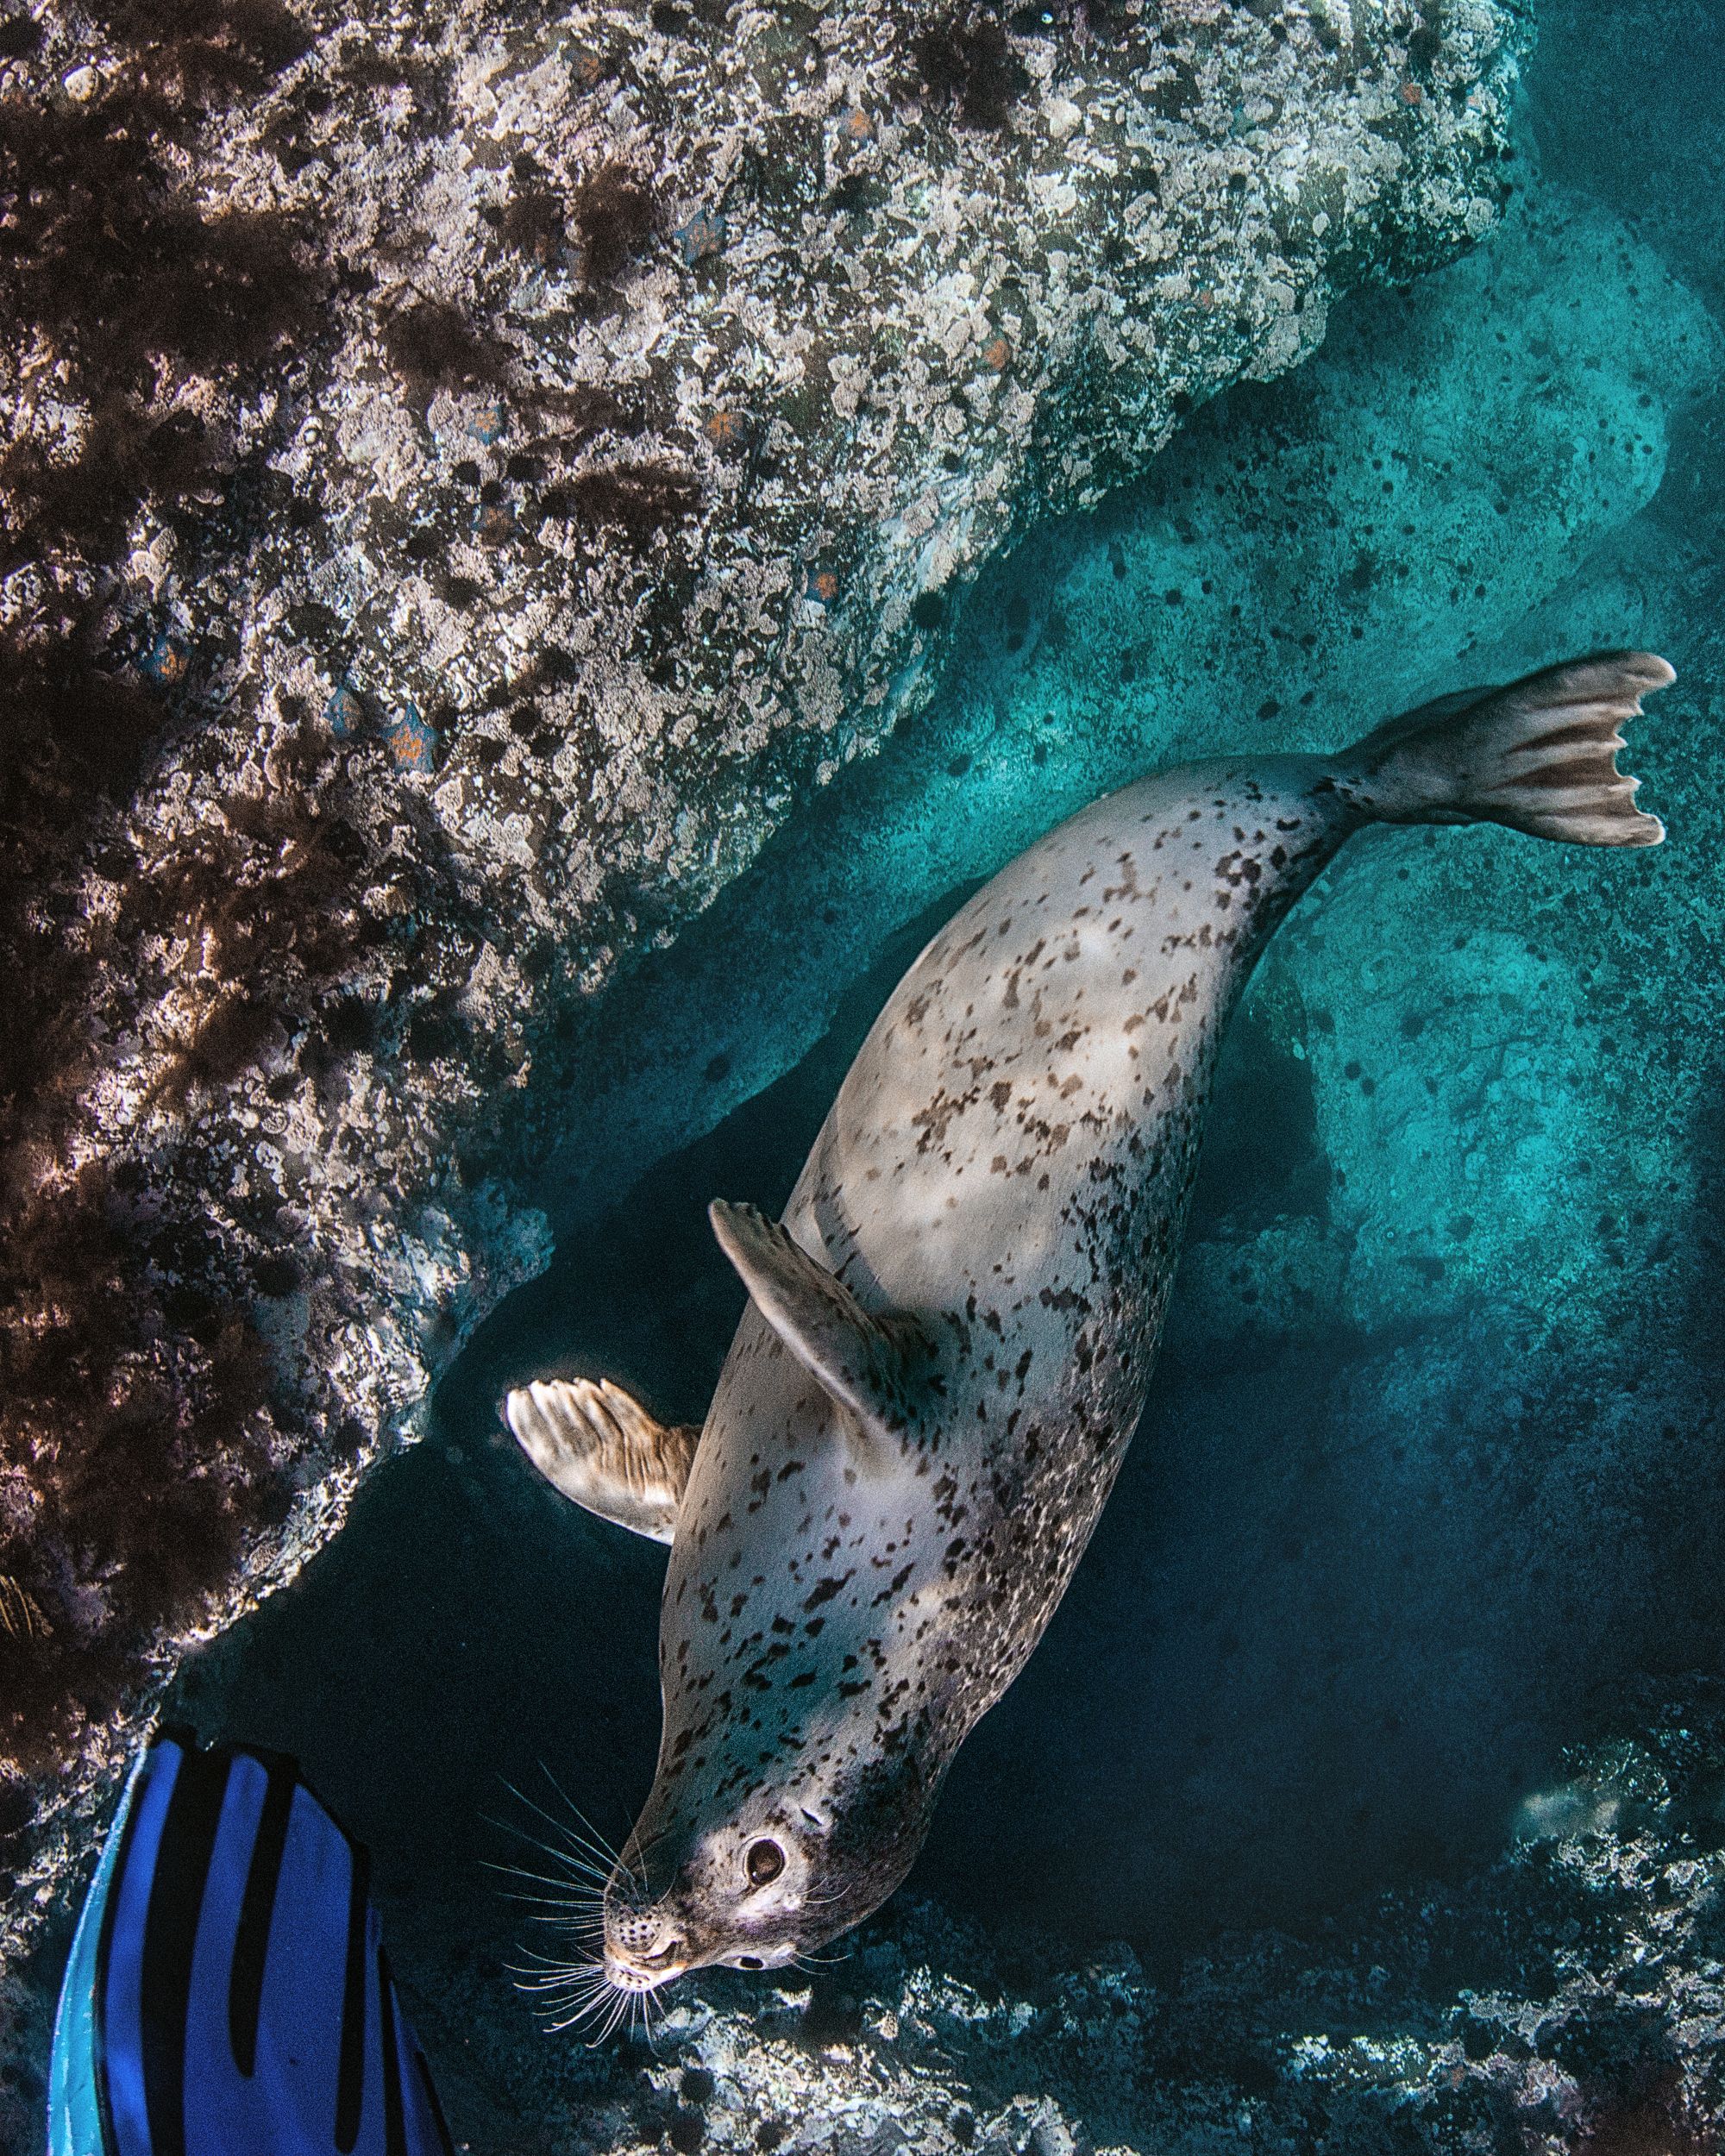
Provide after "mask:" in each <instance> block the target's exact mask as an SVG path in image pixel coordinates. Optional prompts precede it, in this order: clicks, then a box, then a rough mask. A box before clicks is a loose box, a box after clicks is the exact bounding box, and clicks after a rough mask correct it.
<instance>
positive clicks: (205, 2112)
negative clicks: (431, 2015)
mask: <svg viewBox="0 0 1725 2156" xmlns="http://www.w3.org/2000/svg"><path fill="white" fill-rule="evenodd" d="M367 1871H368V1859H367V1855H366V1852H365V1850H364V1849H363V1848H362V1847H361V1846H360V1845H359V1844H358V1843H357V1842H355V1841H354V1840H353V1839H351V1838H350V1837H349V1836H348V1834H346V1833H343V1832H342V1828H341V1827H338V1826H337V1825H336V1822H335V1821H334V1820H332V1819H331V1818H330V1816H329V1813H328V1812H326V1811H325V1810H324V1809H323V1806H322V1805H321V1804H320V1803H319V1802H317V1798H316V1797H315V1796H313V1795H312V1794H311V1790H310V1789H307V1787H306V1786H305V1783H304V1782H303V1781H302V1780H301V1779H300V1777H299V1774H298V1770H297V1769H296V1768H295V1767H294V1765H293V1764H292V1761H290V1760H287V1759H283V1758H273V1757H271V1756H270V1755H268V1754H267V1753H263V1752H252V1751H248V1750H246V1749H243V1748H239V1747H228V1748H223V1749H219V1750H216V1751H211V1752H199V1751H198V1750H197V1749H196V1748H195V1746H193V1745H191V1744H189V1743H186V1742H184V1741H182V1740H181V1739H179V1738H175V1737H164V1738H162V1739H160V1740H159V1741H158V1742H157V1743H155V1744H154V1745H151V1747H150V1748H149V1750H148V1751H147V1752H145V1753H144V1755H143V1756H142V1758H141V1759H140V1760H139V1761H138V1763H137V1764H136V1765H135V1767H134V1769H133V1771H132V1774H131V1777H130V1779H129V1782H128V1783H127V1784H126V1791H125V1795H124V1796H123V1797H122V1800H121V1804H120V1810H119V1814H118V1816H117V1817H116V1820H115V1821H114V1825H113V1827H112V1828H111V1830H110V1833H109V1836H108V1840H107V1843H106V1846H104V1848H103V1852H102V1860H101V1863H100V1865H98V1867H97V1873H96V1877H95V1879H94V1880H93V1882H92V1883H91V1889H90V1892H89V1895H88V1896H87V1897H86V1899H85V1905H84V1909H83V1913H82V1915H81V1916H80V1917H79V1920H78V1931H77V1934H76V1936H75V1938H74V1940H73V1941H72V1959H71V1960H70V1961H69V1962H68V1964H67V1965H66V1980H65V1983H64V1984H63V1985H62V1986H61V1990H60V2009H59V2012H58V2014H57V2015H56V2017H55V2021H54V2040H53V2059H52V2061H51V2064H50V2067H49V2073H48V2156H453V2147H452V2144H451V2142H450V2140H449V2129H448V2128H447V2127H446V2126H445V2124H444V2122H443V2117H442V2110H441V2109H440V2108H439V2106H438V2103H437V2096H436V2090H434V2089H433V2087H432V2084H431V2077H430V2071H429V2070H428V2069H427V2067H426V2065H425V2059H424V2056H423V2053H422V2052H421V2051H420V2049H419V2046H418V2045H417V2043H416V2041H415V2040H414V2037H413V2034H412V2031H411V2029H410V2028H408V2025H407V2022H406V2020H405V2016H404V2015H403V2014H402V2011H401V2007H400V2004H399V2002H398V1999H397V1996H396V1991H395V1985H394V1984H393V1982H392V1978H391V1977H390V1973H389V1965H388V1962H387V1961H386V1958H385V1955H384V1952H383V1947H382V1945H381V1942H380V1937H379V1924H378V1918H377V1913H376V1911H375V1910H374V1909H373V1908H372V1906H371V1902H370V1900H369V1898H368V1896H367Z"/></svg>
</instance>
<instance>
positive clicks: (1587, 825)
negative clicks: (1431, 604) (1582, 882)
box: [1337, 651, 1677, 846]
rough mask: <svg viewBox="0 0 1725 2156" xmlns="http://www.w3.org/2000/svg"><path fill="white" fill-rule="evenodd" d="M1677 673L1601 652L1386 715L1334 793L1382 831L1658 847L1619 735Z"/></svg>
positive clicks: (1635, 655)
mask: <svg viewBox="0 0 1725 2156" xmlns="http://www.w3.org/2000/svg"><path fill="white" fill-rule="evenodd" d="M1676 679H1677V675H1676V674H1675V673H1674V672H1673V671H1672V667H1670V665H1669V664H1668V663H1667V662H1666V661H1665V660H1663V659H1661V658H1659V657H1658V656H1656V655H1654V654H1653V652H1650V651H1603V652H1599V653H1596V655H1594V656H1593V657H1591V658H1588V659H1571V660H1567V661H1565V662H1564V664H1562V665H1561V666H1555V667H1545V668H1543V669H1542V670H1541V671H1540V673H1538V674H1527V675H1525V676H1524V677H1523V678H1522V679H1521V680H1519V681H1512V682H1510V683H1509V686H1507V687H1503V688H1496V689H1476V690H1471V691H1469V692H1467V693H1465V694H1463V695H1460V696H1446V697H1442V698H1440V699H1439V700H1438V702H1436V703H1435V704H1427V705H1422V706H1421V709H1420V710H1418V711H1409V712H1408V713H1407V714H1406V715H1405V716H1404V717H1402V718H1393V719H1391V720H1390V721H1389V724H1388V725H1385V726H1380V727H1379V728H1378V729H1377V732H1376V733H1372V734H1368V735H1367V736H1366V737H1365V739H1364V741H1362V742H1360V743H1357V744H1356V746H1355V747H1354V748H1352V749H1350V750H1349V751H1348V752H1347V754H1346V755H1345V756H1344V757H1343V758H1342V759H1341V760H1340V761H1341V764H1342V772H1341V774H1340V776H1339V779H1338V781H1337V786H1338V790H1339V792H1340V793H1342V794H1343V795H1344V796H1345V797H1346V799H1349V800H1351V801H1352V802H1353V803H1354V805H1356V806H1357V807H1358V808H1360V809H1362V810H1364V812H1365V813H1366V814H1367V815H1368V816H1371V817H1374V818H1379V819H1380V820H1382V821H1383V822H1384V823H1389V824H1508V826H1509V829H1510V830H1518V831H1526V832H1527V834H1528V835H1529V836H1530V837H1534V838H1554V839H1560V840H1564V841H1566V842H1567V843H1570V844H1571V845H1577V846H1657V845H1658V844H1659V841H1660V840H1661V839H1662V838H1663V837H1665V825H1664V824H1661V823H1660V821H1659V818H1658V817H1657V816H1648V815H1647V814H1646V813H1645V812H1643V811H1642V810H1640V809H1638V808H1637V807H1636V806H1635V790H1636V788H1637V787H1639V786H1640V780H1639V779H1632V778H1630V777H1628V775H1627V774H1625V773H1623V772H1621V771H1619V769H1618V768H1617V751H1618V750H1619V749H1622V747H1623V745H1624V744H1623V736H1622V733H1621V732H1620V731H1619V728H1620V727H1621V726H1622V723H1623V721H1624V720H1625V719H1627V718H1638V717H1639V716H1640V710H1641V699H1642V697H1643V696H1645V695H1647V693H1649V691H1651V690H1653V689H1663V688H1666V687H1668V686H1670V685H1671V683H1672V682H1673V681H1674V680H1676Z"/></svg>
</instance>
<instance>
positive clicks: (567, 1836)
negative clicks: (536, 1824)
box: [503, 1782, 621, 1877]
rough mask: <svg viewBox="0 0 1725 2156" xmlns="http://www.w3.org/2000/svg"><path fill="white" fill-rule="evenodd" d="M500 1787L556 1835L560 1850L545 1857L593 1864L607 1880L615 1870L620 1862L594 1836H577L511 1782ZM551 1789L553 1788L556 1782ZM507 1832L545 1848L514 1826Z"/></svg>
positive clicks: (534, 1838) (570, 1828)
mask: <svg viewBox="0 0 1725 2156" xmlns="http://www.w3.org/2000/svg"><path fill="white" fill-rule="evenodd" d="M503 1786H504V1787H505V1789H507V1790H508V1791H509V1793H510V1795H511V1796H512V1797H514V1798H515V1800H516V1802H517V1803H520V1804H524V1805H525V1806H526V1807H527V1808H528V1810H529V1811H530V1812H532V1813H533V1814H535V1815H536V1817H537V1818H540V1819H543V1821H544V1822H545V1824H546V1825H547V1826H548V1827H549V1828H550V1829H551V1831H552V1833H554V1834H555V1835H556V1836H557V1838H558V1840H559V1842H560V1843H561V1845H562V1847H561V1851H559V1852H551V1851H549V1848H548V1854H549V1853H567V1855H568V1858H569V1860H570V1861H572V1862H574V1861H576V1860H580V1861H581V1862H584V1863H586V1864H589V1865H593V1866H594V1868H595V1869H599V1868H603V1870H604V1871H605V1875H606V1877H609V1876H610V1875H611V1873H612V1872H613V1871H616V1869H617V1868H618V1864H619V1863H620V1862H621V1859H620V1858H618V1856H617V1855H616V1854H615V1853H614V1852H612V1851H611V1850H610V1849H608V1848H607V1847H606V1846H605V1844H604V1842H603V1841H601V1840H599V1839H598V1838H597V1837H593V1838H588V1837H586V1836H583V1835H581V1834H578V1833H576V1832H575V1831H574V1828H573V1827H568V1826H567V1825H566V1824H565V1823H564V1821H561V1819H558V1818H556V1817H555V1815H554V1814H552V1813H550V1812H548V1811H547V1810H546V1809H545V1808H544V1806H543V1804H536V1803H535V1802H534V1801H533V1799H532V1798H531V1797H530V1796H527V1795H526V1794H525V1792H524V1791H523V1790H521V1789H517V1788H516V1786H515V1784H514V1783H512V1782H505V1783H504V1785H503ZM553 1786H554V1787H555V1783H554V1784H553ZM566 1801H567V1800H566ZM510 1831H511V1832H513V1833H517V1834H520V1835H521V1837H522V1839H524V1840H531V1841H535V1842H536V1844H537V1846H539V1847H541V1848H547V1845H546V1844H544V1843H543V1842H537V1838H536V1836H534V1835H531V1834H529V1833H526V1831H525V1830H524V1829H523V1828H521V1827H514V1828H512V1829H511V1830H510Z"/></svg>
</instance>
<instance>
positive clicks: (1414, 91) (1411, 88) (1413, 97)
mask: <svg viewBox="0 0 1725 2156" xmlns="http://www.w3.org/2000/svg"><path fill="white" fill-rule="evenodd" d="M1425 102H1426V93H1425V91H1423V90H1421V87H1420V85H1419V84H1418V83H1416V82H1404V83H1403V84H1402V103H1403V104H1404V105H1422V104H1424V103H1425Z"/></svg>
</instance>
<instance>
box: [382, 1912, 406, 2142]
mask: <svg viewBox="0 0 1725 2156" xmlns="http://www.w3.org/2000/svg"><path fill="white" fill-rule="evenodd" d="M377 1979H378V2012H379V2014H380V2016H381V2019H382V2023H383V2147H384V2156H407V2114H406V2111H405V2108H404V2106H403V2104H402V2101H401V2053H399V2052H398V2050H397V2049H396V2036H395V1980H394V1978H393V1977H392V1976H391V1975H390V1973H389V1957H388V1956H387V1955H386V1953H385V1952H384V1950H383V1948H382V1947H381V1946H380V1947H379V1948H378V1950H377Z"/></svg>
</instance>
